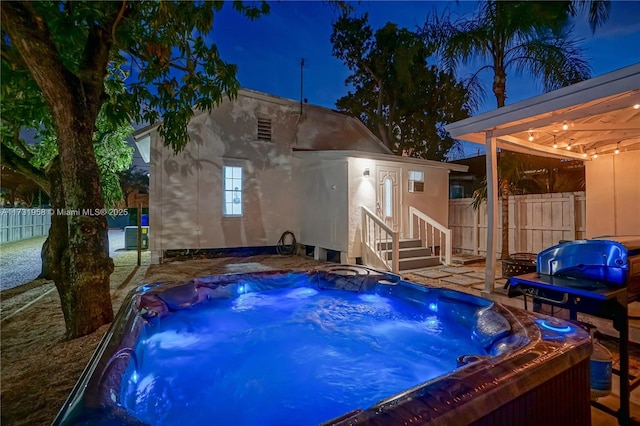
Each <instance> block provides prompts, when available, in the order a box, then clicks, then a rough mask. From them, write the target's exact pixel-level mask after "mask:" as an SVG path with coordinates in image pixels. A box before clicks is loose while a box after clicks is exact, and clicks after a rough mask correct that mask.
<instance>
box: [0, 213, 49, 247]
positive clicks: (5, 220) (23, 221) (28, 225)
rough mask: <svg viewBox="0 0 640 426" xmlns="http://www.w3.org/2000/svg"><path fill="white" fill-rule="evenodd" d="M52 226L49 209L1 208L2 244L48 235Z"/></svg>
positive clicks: (0, 234) (0, 228)
mask: <svg viewBox="0 0 640 426" xmlns="http://www.w3.org/2000/svg"><path fill="white" fill-rule="evenodd" d="M50 227H51V212H50V211H49V209H22V208H15V209H4V208H2V209H0V244H2V243H8V242H12V241H20V240H26V239H28V238H34V237H40V236H44V235H47V234H48V233H49V228H50Z"/></svg>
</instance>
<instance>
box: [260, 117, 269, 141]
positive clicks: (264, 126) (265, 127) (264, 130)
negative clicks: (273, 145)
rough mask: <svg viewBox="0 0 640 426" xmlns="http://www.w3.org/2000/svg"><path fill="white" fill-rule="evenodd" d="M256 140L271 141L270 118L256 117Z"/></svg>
mask: <svg viewBox="0 0 640 426" xmlns="http://www.w3.org/2000/svg"><path fill="white" fill-rule="evenodd" d="M258 140H259V141H268V142H270V141H271V119H270V118H258Z"/></svg>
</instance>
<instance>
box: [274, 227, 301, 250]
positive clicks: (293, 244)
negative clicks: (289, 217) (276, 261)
mask: <svg viewBox="0 0 640 426" xmlns="http://www.w3.org/2000/svg"><path fill="white" fill-rule="evenodd" d="M287 236H291V243H290V244H285V240H286V239H287ZM297 246H298V243H297V242H296V237H295V235H293V232H291V231H284V233H283V234H282V236H281V237H280V239H279V240H278V244H276V251H277V252H278V254H279V255H281V256H292V255H294V254H295V252H296V247H297Z"/></svg>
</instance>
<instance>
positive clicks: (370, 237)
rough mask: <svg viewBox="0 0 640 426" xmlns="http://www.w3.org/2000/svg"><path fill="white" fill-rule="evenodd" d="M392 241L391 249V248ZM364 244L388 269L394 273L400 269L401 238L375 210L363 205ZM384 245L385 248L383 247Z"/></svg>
mask: <svg viewBox="0 0 640 426" xmlns="http://www.w3.org/2000/svg"><path fill="white" fill-rule="evenodd" d="M389 243H391V249H389ZM362 244H363V245H364V248H366V249H369V250H370V251H371V252H372V253H373V254H374V255H375V257H376V258H377V259H378V261H379V262H381V263H382V264H383V265H384V266H385V267H386V268H387V269H389V270H390V271H391V272H393V273H398V271H399V270H400V239H399V237H398V232H397V231H394V230H393V229H391V228H390V227H389V226H388V225H387V224H386V223H384V221H383V220H382V219H380V218H379V217H378V216H376V214H375V213H374V212H372V211H371V210H369V209H368V208H366V207H364V206H362ZM383 247H384V248H383ZM389 252H391V259H389Z"/></svg>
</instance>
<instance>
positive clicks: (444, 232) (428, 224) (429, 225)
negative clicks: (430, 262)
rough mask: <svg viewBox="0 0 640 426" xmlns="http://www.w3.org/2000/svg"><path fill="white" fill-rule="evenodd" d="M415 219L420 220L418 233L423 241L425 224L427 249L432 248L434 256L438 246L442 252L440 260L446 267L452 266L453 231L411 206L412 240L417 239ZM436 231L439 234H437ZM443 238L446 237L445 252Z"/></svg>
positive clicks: (410, 224)
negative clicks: (422, 226) (422, 228)
mask: <svg viewBox="0 0 640 426" xmlns="http://www.w3.org/2000/svg"><path fill="white" fill-rule="evenodd" d="M414 217H416V218H417V219H418V233H419V235H418V237H419V238H420V239H421V240H422V237H423V235H422V232H420V231H421V225H422V224H423V223H424V224H425V227H424V241H423V244H425V246H426V247H430V248H431V252H432V253H433V254H435V253H436V246H439V248H440V252H439V254H438V256H439V258H440V262H441V263H444V264H445V265H451V255H452V251H453V247H452V242H451V229H449V228H447V227H446V226H444V225H442V224H441V223H439V222H438V221H437V220H435V219H433V218H431V217H429V216H428V215H426V214H425V213H423V212H421V211H420V210H418V209H416V208H415V207H412V206H411V207H409V235H410V236H411V237H412V238H416V235H415V234H414V225H413V222H414ZM436 230H437V231H439V232H436ZM429 231H431V232H429ZM436 234H437V236H438V242H437V243H438V244H436ZM429 236H430V237H431V241H430V243H431V244H429V241H428V240H429ZM443 236H444V250H443V244H442V243H443V241H442V237H443ZM443 253H444V259H443Z"/></svg>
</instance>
